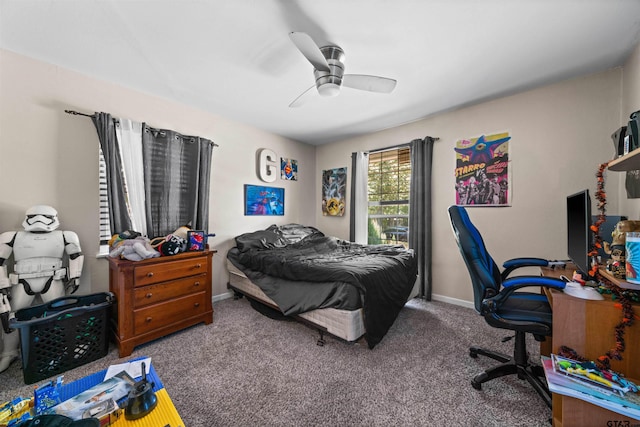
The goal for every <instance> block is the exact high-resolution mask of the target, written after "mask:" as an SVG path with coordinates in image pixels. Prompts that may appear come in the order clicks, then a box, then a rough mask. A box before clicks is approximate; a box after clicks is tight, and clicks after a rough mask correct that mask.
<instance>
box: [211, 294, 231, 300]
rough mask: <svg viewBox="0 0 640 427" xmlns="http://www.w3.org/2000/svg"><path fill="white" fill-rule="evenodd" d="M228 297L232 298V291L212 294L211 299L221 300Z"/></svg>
mask: <svg viewBox="0 0 640 427" xmlns="http://www.w3.org/2000/svg"><path fill="white" fill-rule="evenodd" d="M229 298H233V292H225V293H224V294H220V295H214V296H213V298H212V299H211V301H212V302H218V301H223V300H226V299H229Z"/></svg>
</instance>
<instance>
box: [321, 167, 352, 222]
mask: <svg viewBox="0 0 640 427" xmlns="http://www.w3.org/2000/svg"><path fill="white" fill-rule="evenodd" d="M346 190H347V168H346V167H345V168H336V169H329V170H323V171H322V215H324V216H343V215H344V208H345V206H346V200H345V197H346Z"/></svg>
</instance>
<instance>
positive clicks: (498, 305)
mask: <svg viewBox="0 0 640 427" xmlns="http://www.w3.org/2000/svg"><path fill="white" fill-rule="evenodd" d="M448 211H449V218H450V219H451V226H452V228H453V233H454V235H455V238H456V242H457V244H458V248H459V249H460V253H461V254H462V258H463V259H464V262H465V264H466V265H467V269H468V270H469V275H470V276H471V283H472V284H473V295H474V305H475V309H476V311H478V313H480V314H481V315H482V316H484V319H485V321H486V322H487V323H488V324H489V325H491V326H493V327H494V328H500V329H508V330H511V331H514V332H515V347H514V350H513V356H512V357H510V356H507V355H505V354H501V353H497V352H494V351H491V350H486V349H483V348H478V347H471V348H470V349H469V354H470V356H471V357H473V358H476V357H478V355H483V356H487V357H490V358H492V359H494V360H497V361H499V362H501V363H502V364H500V365H498V366H495V367H493V368H490V369H487V370H486V371H484V372H482V373H480V374H478V375H476V376H475V377H474V378H473V380H472V381H471V385H472V386H473V388H475V389H476V390H480V389H481V388H482V383H485V382H487V381H490V380H493V379H495V378H499V377H502V376H505V375H510V374H517V375H518V378H520V379H523V380H524V379H526V380H527V381H528V382H529V384H531V386H532V387H533V388H534V389H535V390H536V392H537V393H538V394H539V395H540V397H542V399H543V400H544V401H545V403H546V404H547V406H549V408H551V394H550V392H549V389H548V387H547V383H546V381H545V378H544V370H543V368H542V367H541V366H538V365H535V364H532V363H530V361H529V356H528V354H527V348H526V340H525V337H526V334H527V333H530V334H532V335H533V336H534V337H535V339H536V341H544V340H545V337H549V336H551V331H552V327H551V307H550V305H549V301H548V300H547V298H546V297H545V296H544V295H543V294H542V293H532V292H516V291H517V290H519V289H521V288H523V287H526V286H544V287H549V288H554V289H564V286H565V283H564V282H563V281H562V280H559V279H553V278H548V277H542V276H514V277H511V278H509V277H508V276H509V275H510V274H511V273H512V272H513V271H514V270H516V269H517V268H520V267H527V266H529V267H530V266H547V265H548V264H549V262H548V261H547V260H544V259H541V258H515V259H512V260H509V261H506V262H505V263H504V265H503V267H504V270H503V271H502V272H500V270H499V268H498V266H497V265H496V263H495V261H494V260H493V258H491V255H489V252H487V249H486V247H485V245H484V241H483V240H482V236H481V235H480V232H479V231H478V229H477V228H476V227H475V226H474V225H473V224H472V223H471V220H470V219H469V215H468V214H467V211H466V209H465V208H463V207H461V206H451V207H449V209H448ZM507 339H510V338H507Z"/></svg>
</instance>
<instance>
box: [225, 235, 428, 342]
mask: <svg viewBox="0 0 640 427" xmlns="http://www.w3.org/2000/svg"><path fill="white" fill-rule="evenodd" d="M273 230H276V231H277V228H275V229H273V228H272V229H271V230H269V229H268V230H265V231H261V232H260V233H266V232H269V231H273ZM245 236H246V235H245ZM269 239H270V237H269V236H268V235H267V239H266V240H265V238H264V236H261V242H262V244H257V245H243V244H240V245H238V247H236V248H233V249H231V250H230V251H229V252H228V254H227V257H228V258H229V260H230V261H231V262H232V263H233V264H234V265H235V266H236V267H238V268H239V269H241V270H242V271H243V272H244V273H245V274H246V275H247V277H249V278H250V279H251V280H252V281H253V282H254V283H256V284H257V285H258V286H260V287H261V289H262V290H263V291H264V292H265V294H267V295H268V296H269V297H270V298H271V299H273V300H274V302H275V303H276V304H278V306H279V307H283V306H284V307H288V312H285V314H287V315H291V314H298V313H302V312H304V311H309V310H313V309H316V308H326V307H335V308H343V309H354V308H357V307H353V306H352V305H353V300H352V299H351V300H350V299H349V298H347V295H348V294H349V293H350V292H351V293H353V292H354V290H356V291H357V293H358V294H359V296H360V298H361V301H362V308H363V316H364V325H365V329H366V334H365V338H366V340H367V344H368V345H369V348H373V347H374V346H375V345H376V344H378V343H379V342H380V341H381V340H382V338H383V337H384V335H385V334H386V333H387V331H388V330H389V328H390V327H391V325H392V324H393V322H394V321H395V319H396V317H397V316H398V313H399V312H400V309H401V308H402V307H403V306H404V304H405V303H406V301H407V298H408V297H409V294H410V293H411V289H412V288H413V285H414V283H415V280H416V274H417V264H416V261H415V258H414V255H413V251H412V250H407V249H405V248H403V247H402V246H392V245H359V244H356V243H351V242H347V241H344V240H340V239H337V238H335V237H328V236H324V235H323V234H322V233H320V232H314V233H311V234H310V235H308V236H306V237H304V238H303V239H301V240H300V241H298V242H295V243H290V242H289V241H287V239H286V238H284V239H275V241H273V242H272V241H269ZM236 242H237V243H241V242H242V240H238V238H236ZM274 278H281V279H285V281H284V282H282V283H284V284H282V283H280V284H278V285H277V286H276V285H275V283H276V282H277V281H276V280H275V279H274ZM299 282H302V283H303V284H304V285H305V286H304V287H303V289H305V288H306V289H307V291H304V294H305V296H304V297H303V298H302V301H303V302H302V303H301V302H300V299H301V298H300V297H301V293H300V292H297V293H296V292H295V291H293V293H292V292H291V288H292V286H295V284H296V283H299ZM287 284H289V285H291V286H289V285H287ZM309 285H312V287H313V288H315V287H316V286H317V287H318V289H319V291H318V292H314V291H312V290H311V291H310V289H311V288H310V287H309ZM327 285H329V286H330V288H327ZM292 298H293V300H294V301H292ZM345 302H346V305H347V306H344V304H343V303H345Z"/></svg>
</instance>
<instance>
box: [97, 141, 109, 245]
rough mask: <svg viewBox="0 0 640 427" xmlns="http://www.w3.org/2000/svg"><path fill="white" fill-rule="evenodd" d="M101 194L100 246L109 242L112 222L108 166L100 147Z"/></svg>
mask: <svg viewBox="0 0 640 427" xmlns="http://www.w3.org/2000/svg"><path fill="white" fill-rule="evenodd" d="M98 153H99V155H98V170H99V171H100V172H99V188H98V190H99V194H100V246H105V247H107V245H108V244H109V239H111V224H110V223H109V195H108V194H107V166H106V165H105V163H104V156H103V155H102V149H101V148H100V147H98Z"/></svg>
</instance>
